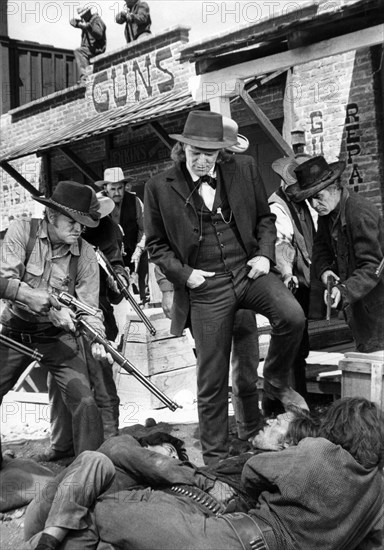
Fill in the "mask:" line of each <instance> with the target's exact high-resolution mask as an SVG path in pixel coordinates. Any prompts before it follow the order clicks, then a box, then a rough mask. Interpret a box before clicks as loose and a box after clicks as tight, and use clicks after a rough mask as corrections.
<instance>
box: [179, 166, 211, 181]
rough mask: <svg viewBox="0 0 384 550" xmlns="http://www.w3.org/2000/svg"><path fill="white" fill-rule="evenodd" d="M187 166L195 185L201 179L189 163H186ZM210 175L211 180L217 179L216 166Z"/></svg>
mask: <svg viewBox="0 0 384 550" xmlns="http://www.w3.org/2000/svg"><path fill="white" fill-rule="evenodd" d="M185 166H186V168H187V170H188V172H189V175H190V176H191V178H192V181H193V183H196V182H197V180H198V179H199V178H200V176H197V175H196V174H195V173H194V172H193V171H192V170H190V169H189V166H188V164H187V163H185ZM208 175H209V176H211V178H215V177H216V170H215V166H213V167H212V168H211V170H210V171H209V172H208Z"/></svg>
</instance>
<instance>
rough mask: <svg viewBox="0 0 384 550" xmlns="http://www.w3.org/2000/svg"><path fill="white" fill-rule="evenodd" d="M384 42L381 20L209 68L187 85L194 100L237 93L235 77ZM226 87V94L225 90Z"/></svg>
mask: <svg viewBox="0 0 384 550" xmlns="http://www.w3.org/2000/svg"><path fill="white" fill-rule="evenodd" d="M383 42H384V24H381V25H376V26H374V27H370V28H367V29H363V30H359V31H356V32H352V33H348V34H344V35H342V36H338V37H335V38H331V39H329V40H323V41H320V42H317V43H315V44H311V45H309V46H304V47H302V48H296V49H293V50H289V51H287V52H282V53H278V54H274V55H268V56H266V57H262V58H260V59H254V60H252V61H247V62H245V63H239V64H237V65H232V66H231V67H228V68H226V69H220V70H218V71H212V72H210V73H205V74H202V75H199V76H195V77H192V78H191V79H190V81H189V89H190V91H191V94H192V97H193V99H194V100H195V101H198V102H199V103H200V102H203V101H209V100H210V99H213V97H217V96H221V95H228V94H230V93H231V94H232V97H233V96H235V95H238V86H236V80H243V79H245V78H250V77H251V76H252V77H255V76H259V75H263V74H269V73H272V72H274V71H280V70H284V69H289V68H290V67H294V66H299V65H303V64H305V63H309V62H311V61H316V60H318V59H324V58H326V57H330V56H334V55H339V54H342V53H345V52H348V51H351V50H359V49H361V48H369V47H370V46H375V45H377V44H382V43H383ZM228 83H230V85H229V86H228V85H227V84H228ZM224 91H225V94H224Z"/></svg>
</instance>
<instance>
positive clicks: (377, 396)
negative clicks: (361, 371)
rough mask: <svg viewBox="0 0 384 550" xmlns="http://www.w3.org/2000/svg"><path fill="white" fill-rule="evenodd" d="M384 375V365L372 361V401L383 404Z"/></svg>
mask: <svg viewBox="0 0 384 550" xmlns="http://www.w3.org/2000/svg"><path fill="white" fill-rule="evenodd" d="M383 376H384V365H383V364H382V363H372V372H371V401H373V402H374V403H376V404H377V405H379V407H380V406H381V404H382V403H383V399H384V395H383V383H384V380H383Z"/></svg>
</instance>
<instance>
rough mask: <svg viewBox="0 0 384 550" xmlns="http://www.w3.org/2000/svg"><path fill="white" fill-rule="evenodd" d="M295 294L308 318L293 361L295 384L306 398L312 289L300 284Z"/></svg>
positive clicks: (296, 388)
mask: <svg viewBox="0 0 384 550" xmlns="http://www.w3.org/2000/svg"><path fill="white" fill-rule="evenodd" d="M294 296H295V298H296V300H297V301H298V302H299V304H300V305H301V308H302V310H303V312H304V315H305V317H306V319H305V327H304V332H303V337H302V339H301V342H300V346H299V349H298V351H297V355H296V357H295V360H294V363H293V386H294V388H295V390H296V391H298V392H299V393H300V394H301V395H302V396H303V397H304V398H305V397H306V395H307V382H306V374H305V369H306V365H307V362H306V359H307V357H308V355H309V335H308V313H309V296H310V289H309V288H308V287H306V286H299V288H298V289H297V291H296V292H295V294H294Z"/></svg>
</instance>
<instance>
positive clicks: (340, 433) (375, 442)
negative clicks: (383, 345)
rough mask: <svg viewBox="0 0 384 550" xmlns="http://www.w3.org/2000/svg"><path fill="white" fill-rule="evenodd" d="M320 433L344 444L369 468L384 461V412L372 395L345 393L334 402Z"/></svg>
mask: <svg viewBox="0 0 384 550" xmlns="http://www.w3.org/2000/svg"><path fill="white" fill-rule="evenodd" d="M318 435H319V437H324V438H325V439H328V440H329V441H331V442H332V443H334V444H335V445H341V447H343V449H345V450H346V451H348V452H349V453H350V454H351V455H352V456H353V457H354V458H355V460H356V461H357V462H359V463H360V464H361V465H362V466H364V467H365V468H374V467H375V466H379V467H382V466H383V465H384V414H383V412H382V411H380V409H379V408H378V407H377V406H376V405H375V404H374V403H372V402H371V401H368V399H364V398H362V397H344V398H342V399H339V400H338V401H335V402H334V403H332V405H331V406H330V407H329V409H328V410H327V411H326V413H325V415H324V416H323V418H322V420H321V424H320V429H319V434H318Z"/></svg>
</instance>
